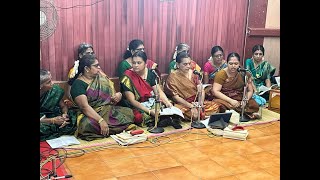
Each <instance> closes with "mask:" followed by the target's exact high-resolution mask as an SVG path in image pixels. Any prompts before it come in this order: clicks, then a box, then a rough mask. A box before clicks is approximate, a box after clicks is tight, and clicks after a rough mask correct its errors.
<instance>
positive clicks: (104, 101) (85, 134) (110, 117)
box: [76, 75, 134, 141]
mask: <svg viewBox="0 0 320 180" xmlns="http://www.w3.org/2000/svg"><path fill="white" fill-rule="evenodd" d="M114 94H115V90H114V86H113V82H112V81H111V80H110V79H109V78H107V77H106V78H104V77H102V76H100V75H99V76H96V78H95V79H94V80H93V81H92V82H91V83H90V84H89V85H88V87H87V91H86V96H87V99H88V103H89V105H90V106H91V107H92V108H93V109H94V110H95V111H96V112H97V113H98V114H99V115H100V116H101V117H103V119H104V120H105V121H106V122H107V123H108V126H109V135H112V134H117V133H121V132H122V131H123V130H125V129H126V128H127V127H128V126H129V125H130V124H132V123H133V118H134V116H133V112H132V110H131V109H130V108H127V107H122V106H114V105H112V103H111V97H112V96H113V95H114ZM77 125H78V130H77V132H76V134H77V136H78V137H79V138H80V139H83V140H87V141H91V140H94V139H98V138H104V137H107V136H109V135H106V136H104V135H102V134H101V129H100V124H99V123H98V122H97V121H96V120H95V119H92V118H89V117H87V116H86V115H85V114H83V113H82V112H81V111H80V110H79V109H78V118H77Z"/></svg>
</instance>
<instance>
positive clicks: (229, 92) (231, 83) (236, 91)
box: [213, 71, 259, 118]
mask: <svg viewBox="0 0 320 180" xmlns="http://www.w3.org/2000/svg"><path fill="white" fill-rule="evenodd" d="M223 73H225V71H223ZM221 75H222V73H217V75H216V77H217V78H221ZM243 88H244V81H243V79H242V76H241V74H240V73H237V75H236V76H235V77H234V78H227V79H225V82H224V83H223V84H222V88H221V93H223V94H225V95H226V96H228V97H230V98H232V99H235V100H237V101H240V102H241V101H242V98H243ZM213 101H214V102H216V103H218V104H219V105H220V112H225V111H226V110H230V109H233V110H235V111H237V112H238V113H241V111H242V108H241V106H240V107H237V108H234V107H233V106H232V105H231V104H230V103H228V102H227V101H224V100H222V99H214V100H213ZM258 111H259V105H258V104H257V102H256V101H255V100H254V99H252V98H250V99H249V100H248V103H247V104H246V106H245V108H244V114H246V115H247V116H249V117H250V118H251V117H253V116H252V113H255V112H258Z"/></svg>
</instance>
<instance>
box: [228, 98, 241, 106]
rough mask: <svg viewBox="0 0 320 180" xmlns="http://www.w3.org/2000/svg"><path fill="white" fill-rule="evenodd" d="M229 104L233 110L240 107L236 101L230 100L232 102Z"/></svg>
mask: <svg viewBox="0 0 320 180" xmlns="http://www.w3.org/2000/svg"><path fill="white" fill-rule="evenodd" d="M230 104H231V105H232V106H233V107H235V108H236V107H239V106H240V102H239V101H237V100H234V99H232V101H231V102H230Z"/></svg>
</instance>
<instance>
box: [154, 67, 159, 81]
mask: <svg viewBox="0 0 320 180" xmlns="http://www.w3.org/2000/svg"><path fill="white" fill-rule="evenodd" d="M152 72H153V74H155V75H156V76H157V78H158V79H160V77H159V75H158V73H157V72H156V71H155V70H154V69H152Z"/></svg>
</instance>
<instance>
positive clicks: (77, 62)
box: [69, 60, 79, 78]
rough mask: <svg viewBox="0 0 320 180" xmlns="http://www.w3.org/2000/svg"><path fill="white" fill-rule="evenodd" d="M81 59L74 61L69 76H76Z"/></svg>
mask: <svg viewBox="0 0 320 180" xmlns="http://www.w3.org/2000/svg"><path fill="white" fill-rule="evenodd" d="M78 67H79V60H76V61H75V62H74V65H73V68H72V69H71V70H70V73H69V78H74V76H75V75H76V74H77V73H78Z"/></svg>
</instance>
